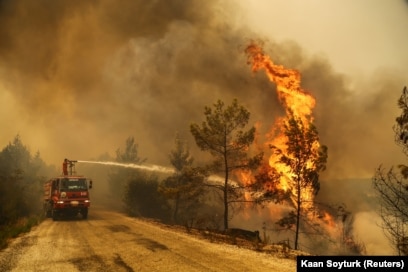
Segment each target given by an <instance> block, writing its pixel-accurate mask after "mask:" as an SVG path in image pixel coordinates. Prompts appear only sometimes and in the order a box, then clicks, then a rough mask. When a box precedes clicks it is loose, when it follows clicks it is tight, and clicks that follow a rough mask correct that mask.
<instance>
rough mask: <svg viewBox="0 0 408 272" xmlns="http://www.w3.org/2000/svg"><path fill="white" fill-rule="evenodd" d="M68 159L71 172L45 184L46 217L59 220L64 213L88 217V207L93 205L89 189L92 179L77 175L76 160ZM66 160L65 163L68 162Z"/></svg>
mask: <svg viewBox="0 0 408 272" xmlns="http://www.w3.org/2000/svg"><path fill="white" fill-rule="evenodd" d="M66 161H68V164H69V167H70V172H69V173H66V171H64V173H63V174H68V175H61V176H58V177H55V178H52V179H50V180H48V181H47V182H45V184H44V213H45V215H46V217H52V219H53V220H58V218H60V217H61V216H63V215H67V216H77V215H78V214H81V216H82V218H83V219H87V218H88V208H89V207H90V205H91V201H90V196H89V189H91V188H92V180H88V179H87V178H85V177H84V176H80V175H76V173H75V168H74V167H75V163H76V161H69V160H67V159H66ZM66 161H64V163H65V162H66Z"/></svg>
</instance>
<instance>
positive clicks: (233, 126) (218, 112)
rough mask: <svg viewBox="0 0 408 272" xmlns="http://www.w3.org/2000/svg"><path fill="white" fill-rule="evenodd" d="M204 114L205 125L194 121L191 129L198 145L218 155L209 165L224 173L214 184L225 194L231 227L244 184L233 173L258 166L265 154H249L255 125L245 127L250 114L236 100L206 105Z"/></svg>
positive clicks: (225, 226)
mask: <svg viewBox="0 0 408 272" xmlns="http://www.w3.org/2000/svg"><path fill="white" fill-rule="evenodd" d="M204 115H205V118H206V121H204V122H202V124H201V126H200V125H198V124H196V123H193V124H191V125H190V131H191V133H192V135H193V136H194V139H195V142H196V144H197V145H198V147H200V148H201V150H203V151H208V152H209V153H210V154H211V155H212V156H213V157H214V161H213V163H212V164H211V165H210V166H209V169H210V171H211V172H214V173H217V174H218V173H222V175H223V182H222V184H218V183H217V184H214V187H215V188H217V189H218V190H220V191H221V193H222V200H223V206H224V228H225V229H228V222H229V216H230V215H229V208H230V206H231V205H233V203H235V202H236V201H237V199H238V198H239V197H240V196H241V195H240V194H239V189H240V187H239V186H236V185H234V184H232V182H231V179H230V175H231V173H232V171H234V170H239V169H241V170H242V169H249V168H254V167H257V166H258V165H259V163H260V161H261V160H262V155H263V154H262V153H261V154H258V155H256V156H254V157H249V156H248V150H249V147H250V145H251V144H252V143H253V141H254V137H255V127H251V128H250V129H248V130H246V131H244V130H243V129H244V128H245V126H246V125H247V124H248V121H249V117H250V113H249V111H248V110H247V109H245V108H244V107H243V106H241V105H239V104H238V101H237V100H236V99H234V100H233V102H232V104H231V105H229V106H225V104H224V102H222V101H221V100H218V101H217V102H216V103H215V104H214V105H213V108H211V107H207V106H206V107H205V108H204Z"/></svg>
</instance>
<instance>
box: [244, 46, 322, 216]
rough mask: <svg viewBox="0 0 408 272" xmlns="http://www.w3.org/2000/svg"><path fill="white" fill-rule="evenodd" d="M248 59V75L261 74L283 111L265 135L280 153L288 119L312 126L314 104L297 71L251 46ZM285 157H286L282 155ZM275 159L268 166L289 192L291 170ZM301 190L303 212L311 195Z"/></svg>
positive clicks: (247, 50) (315, 146) (285, 138)
mask: <svg viewBox="0 0 408 272" xmlns="http://www.w3.org/2000/svg"><path fill="white" fill-rule="evenodd" d="M245 52H246V54H247V55H248V63H249V64H251V65H252V71H253V72H257V71H259V70H262V69H263V70H265V72H266V75H267V76H268V78H269V80H270V81H272V82H274V83H275V84H276V91H277V95H278V98H279V101H280V102H281V104H282V106H283V107H284V109H285V111H286V116H284V117H281V118H278V120H277V121H276V122H275V125H274V126H273V128H272V131H271V132H270V133H269V134H270V135H273V137H272V139H270V142H269V144H271V145H273V146H276V147H277V148H279V149H280V150H283V151H285V150H286V148H285V147H286V142H287V137H286V136H285V134H284V130H283V126H284V124H287V122H288V120H289V118H290V117H292V116H293V117H295V118H296V119H300V120H301V121H302V123H303V125H304V126H306V127H308V126H309V125H310V124H311V123H312V122H313V116H312V112H313V108H314V106H315V104H316V101H315V99H314V97H313V96H312V95H311V94H310V93H308V92H307V91H305V90H303V89H302V88H301V85H300V79H301V77H300V73H299V72H298V71H297V70H293V69H287V68H285V67H284V66H282V65H277V64H274V63H273V61H272V60H271V59H270V57H269V56H268V55H266V54H265V53H264V52H263V49H262V48H261V47H260V46H259V45H257V44H255V43H251V44H250V45H249V46H248V47H247V48H246V49H245ZM319 147H320V144H319V143H318V142H316V143H314V149H315V151H316V152H317V150H318V148H319ZM285 155H287V156H288V154H285ZM278 160H279V158H278V157H277V156H273V155H272V156H271V157H270V158H269V165H270V166H271V167H272V168H274V169H276V170H277V171H278V172H279V173H281V177H280V182H279V183H280V184H279V186H280V188H281V189H283V190H289V189H293V188H291V184H292V182H291V177H292V173H291V171H292V170H291V169H290V168H289V167H288V166H287V165H285V164H282V163H280V162H279V161H278ZM307 166H308V167H313V164H312V163H310V165H309V164H307ZM305 189H306V190H302V192H301V198H302V202H304V203H305V204H306V206H309V207H304V208H310V207H311V205H313V204H312V203H313V196H314V195H313V191H312V188H305ZM292 193H293V194H294V196H293V197H294V198H296V197H297V196H296V192H295V190H292Z"/></svg>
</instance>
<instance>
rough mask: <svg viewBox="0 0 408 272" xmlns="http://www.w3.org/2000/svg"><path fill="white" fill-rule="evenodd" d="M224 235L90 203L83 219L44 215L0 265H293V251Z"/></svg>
mask: <svg viewBox="0 0 408 272" xmlns="http://www.w3.org/2000/svg"><path fill="white" fill-rule="evenodd" d="M223 239H228V238H226V237H223V236H217V235H215V234H210V233H207V234H206V233H203V232H198V231H192V232H191V233H190V234H187V233H186V230H185V229H184V230H183V228H177V227H169V226H166V225H162V224H159V223H156V222H147V221H143V220H139V219H135V218H129V217H127V216H125V215H123V214H120V213H117V212H112V211H105V210H103V209H98V208H93V209H92V210H91V211H90V214H89V218H88V220H80V219H69V220H61V221H55V222H54V221H52V220H51V219H47V220H45V221H44V222H43V223H41V224H40V225H39V226H37V227H35V228H34V229H33V230H32V231H31V232H30V233H27V234H25V235H23V236H21V237H19V238H17V239H15V240H13V241H12V242H11V244H10V245H9V247H8V248H6V249H4V250H2V251H0V271H282V272H286V271H296V261H295V260H294V256H295V254H292V255H291V253H289V252H288V251H282V250H279V247H278V248H276V247H270V246H269V248H268V247H266V248H261V247H260V246H259V245H255V244H254V243H252V242H248V241H244V240H241V239H234V240H233V243H235V245H230V244H225V243H224V242H231V240H230V241H223ZM254 246H256V248H257V249H258V250H260V251H255V250H254V248H253V247H254ZM282 254H283V255H282Z"/></svg>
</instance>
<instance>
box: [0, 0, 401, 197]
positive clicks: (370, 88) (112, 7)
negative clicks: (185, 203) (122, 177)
mask: <svg viewBox="0 0 408 272" xmlns="http://www.w3.org/2000/svg"><path fill="white" fill-rule="evenodd" d="M233 2H234V1H217V0H212V1H199V0H191V1H184V0H171V1H170V0H156V1H144V0H128V1H125V0H123V1H114V0H96V1H75V0H61V1H53V0H37V1H31V0H19V1H11V0H0V97H1V100H0V101H1V102H0V103H1V104H0V116H1V117H0V122H1V123H2V124H3V129H2V135H1V136H0V143H2V144H3V146H4V145H6V144H7V142H8V141H10V140H11V139H12V138H13V137H14V136H15V135H16V134H20V136H21V137H22V141H23V142H24V143H26V144H27V145H28V146H29V147H31V148H34V149H35V150H39V151H40V154H41V156H42V157H43V158H45V160H46V161H47V163H51V164H57V165H59V164H60V162H62V160H63V158H65V157H68V158H70V159H79V160H80V159H83V160H86V159H91V158H97V157H98V156H99V155H101V154H103V153H106V152H108V153H110V154H111V155H114V151H115V150H116V149H117V148H118V147H120V146H121V145H123V143H124V142H125V139H126V138H127V137H129V136H134V137H135V140H136V142H137V143H138V145H139V154H140V156H141V157H147V158H148V162H149V163H153V164H160V165H168V164H169V162H168V158H167V154H168V153H169V151H170V149H172V148H173V143H174V136H175V134H176V132H179V133H180V135H181V137H182V138H185V139H187V140H188V141H189V145H190V147H191V148H192V149H193V151H194V154H195V157H196V161H202V160H203V159H202V156H203V154H202V153H199V152H197V151H198V150H197V149H196V148H195V144H194V141H193V139H192V138H191V135H190V133H189V124H190V123H191V122H198V123H200V122H201V121H202V120H203V117H204V116H203V109H204V106H209V105H211V104H213V103H214V102H215V101H216V100H218V99H221V100H223V101H224V102H226V103H230V102H231V100H232V99H233V98H237V99H238V101H239V102H240V103H242V104H243V105H244V106H245V107H247V108H248V109H249V111H250V112H251V118H252V119H251V122H252V123H253V124H254V123H255V122H258V121H259V122H260V123H261V127H260V131H259V132H260V136H261V138H262V137H263V136H264V135H265V134H266V132H267V131H269V129H270V128H271V126H272V125H273V123H274V120H275V118H276V117H277V116H278V115H279V114H282V113H283V110H282V108H281V106H280V104H279V102H278V100H277V97H276V93H275V86H274V84H272V83H270V82H269V81H268V79H267V78H266V76H265V75H264V74H263V73H262V72H259V73H257V74H255V75H254V74H252V73H251V71H250V67H249V66H248V65H247V63H246V56H245V55H244V48H245V46H246V45H247V44H248V43H249V41H250V40H251V39H264V37H261V36H259V35H258V34H257V33H256V32H255V31H252V30H249V29H246V28H245V27H244V25H245V21H241V22H239V20H243V17H240V14H241V10H240V7H238V6H235V5H234V3H233ZM272 38H273V37H272ZM265 51H266V52H267V53H268V54H270V56H271V58H272V59H273V60H274V62H275V63H278V64H283V65H285V66H287V67H289V68H295V69H299V70H300V71H301V73H302V86H303V87H304V88H305V89H306V90H308V91H310V92H311V93H312V95H314V96H315V97H316V102H317V105H316V108H315V111H314V112H315V120H316V124H317V128H318V130H319V134H320V137H321V143H322V144H325V145H327V146H328V150H329V163H328V165H327V171H326V172H325V173H324V178H325V179H336V178H339V179H341V178H350V177H370V176H371V175H372V174H373V172H374V169H375V168H376V167H377V166H378V165H379V164H380V163H384V164H386V165H390V164H394V163H400V162H401V160H402V159H403V157H402V155H400V152H399V150H398V148H397V147H396V146H395V145H394V143H393V137H394V135H393V132H392V125H393V124H394V120H395V117H396V116H397V115H398V114H399V111H398V109H397V103H396V101H397V99H398V97H399V95H400V92H401V90H402V87H403V85H404V84H406V82H405V83H404V82H403V80H402V76H399V75H398V74H396V73H392V71H378V74H375V75H373V76H372V78H370V81H368V82H365V80H360V79H356V78H353V77H352V75H347V76H346V75H341V74H338V73H336V71H335V70H334V69H333V67H332V66H331V64H330V63H329V61H328V60H326V59H325V58H319V57H310V56H308V55H306V54H305V53H304V51H303V49H302V48H301V47H300V46H299V45H297V44H295V43H294V42H286V43H279V44H278V43H275V42H274V41H273V40H271V38H270V37H269V40H268V41H267V42H266V43H265ZM350 61H352V60H350ZM322 187H325V188H328V189H326V191H325V193H326V195H330V194H331V192H333V191H336V192H339V191H341V189H344V190H348V189H349V188H347V186H345V185H343V184H322ZM344 195H345V197H346V195H347V194H344ZM327 198H329V196H328V197H327ZM344 201H345V202H346V200H344Z"/></svg>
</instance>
